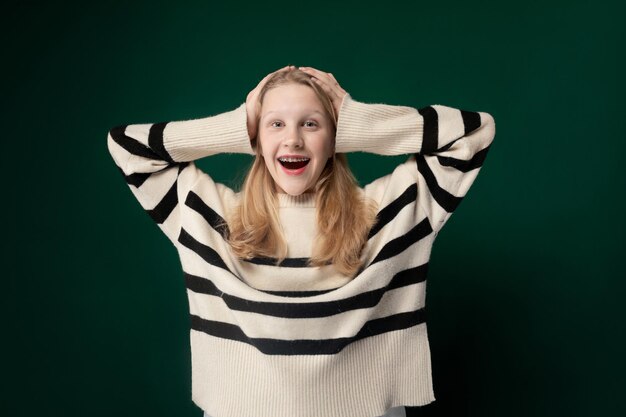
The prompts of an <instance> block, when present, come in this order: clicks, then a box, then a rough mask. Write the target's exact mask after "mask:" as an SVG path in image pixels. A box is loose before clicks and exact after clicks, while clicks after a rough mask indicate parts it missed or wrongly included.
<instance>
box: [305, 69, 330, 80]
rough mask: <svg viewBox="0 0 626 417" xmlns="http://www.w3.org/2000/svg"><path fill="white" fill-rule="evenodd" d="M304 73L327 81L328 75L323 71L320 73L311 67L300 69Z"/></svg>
mask: <svg viewBox="0 0 626 417" xmlns="http://www.w3.org/2000/svg"><path fill="white" fill-rule="evenodd" d="M300 68H301V69H302V70H303V71H304V72H306V73H307V74H311V75H314V76H316V77H318V78H325V79H328V78H329V77H328V73H326V72H324V71H320V70H318V69H315V68H313V67H300Z"/></svg>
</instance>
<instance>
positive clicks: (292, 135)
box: [283, 127, 304, 148]
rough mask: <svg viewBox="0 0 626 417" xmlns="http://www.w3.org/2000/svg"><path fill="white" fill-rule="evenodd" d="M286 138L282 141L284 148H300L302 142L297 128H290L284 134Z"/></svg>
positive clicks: (302, 144)
mask: <svg viewBox="0 0 626 417" xmlns="http://www.w3.org/2000/svg"><path fill="white" fill-rule="evenodd" d="M286 134H287V136H286V138H285V141H284V143H283V144H284V146H286V147H289V148H302V146H304V141H303V140H302V136H301V134H300V131H299V130H298V128H297V127H292V128H291V129H288V130H287V132H286Z"/></svg>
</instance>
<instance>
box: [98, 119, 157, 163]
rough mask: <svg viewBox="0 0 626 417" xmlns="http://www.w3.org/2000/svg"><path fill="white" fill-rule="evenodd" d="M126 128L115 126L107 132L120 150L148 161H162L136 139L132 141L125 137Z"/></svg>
mask: <svg viewBox="0 0 626 417" xmlns="http://www.w3.org/2000/svg"><path fill="white" fill-rule="evenodd" d="M127 126H128V125H121V126H116V127H114V128H113V129H111V130H110V131H109V134H110V135H111V137H112V138H113V140H114V141H115V143H117V144H118V145H120V146H121V147H122V148H124V149H125V150H126V151H127V152H129V153H131V154H133V155H137V156H141V157H143V158H148V159H161V160H162V159H163V158H161V156H160V155H159V154H158V153H156V152H155V151H153V150H152V149H150V148H148V147H147V146H146V145H144V144H143V143H141V142H139V141H138V140H137V139H133V138H131V137H130V136H127V135H126V127H127Z"/></svg>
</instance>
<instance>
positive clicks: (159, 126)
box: [148, 122, 174, 162]
mask: <svg viewBox="0 0 626 417" xmlns="http://www.w3.org/2000/svg"><path fill="white" fill-rule="evenodd" d="M167 124H168V122H160V123H154V124H153V125H152V126H150V133H149V134H148V145H149V146H150V149H152V150H154V151H155V152H156V153H157V155H159V156H161V159H163V160H164V161H167V162H174V160H173V159H172V157H171V156H170V154H169V153H168V152H167V151H166V150H165V145H163V131H164V130H165V126H167Z"/></svg>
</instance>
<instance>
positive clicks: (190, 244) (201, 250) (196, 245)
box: [178, 228, 236, 276]
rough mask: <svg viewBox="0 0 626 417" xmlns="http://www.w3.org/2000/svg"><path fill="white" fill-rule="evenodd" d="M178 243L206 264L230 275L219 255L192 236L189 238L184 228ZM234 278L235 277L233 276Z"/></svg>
mask: <svg viewBox="0 0 626 417" xmlns="http://www.w3.org/2000/svg"><path fill="white" fill-rule="evenodd" d="M178 241H179V242H180V243H181V244H182V245H183V246H185V247H186V248H188V249H190V250H192V251H193V252H195V253H196V254H198V256H200V257H201V258H202V259H204V260H205V261H206V262H207V263H209V264H210V265H213V266H217V267H219V268H222V269H225V270H226V271H228V272H230V273H231V274H232V275H235V274H233V273H232V271H231V270H230V269H229V268H228V266H227V265H226V262H224V260H223V259H222V258H221V257H220V255H219V254H218V253H217V252H216V251H215V249H213V248H212V247H210V246H207V245H205V244H204V243H201V242H199V241H197V240H196V239H195V238H194V237H193V236H191V235H190V234H189V233H188V232H187V231H186V230H185V229H184V228H181V230H180V235H179V236H178ZM235 276H236V275H235Z"/></svg>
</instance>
